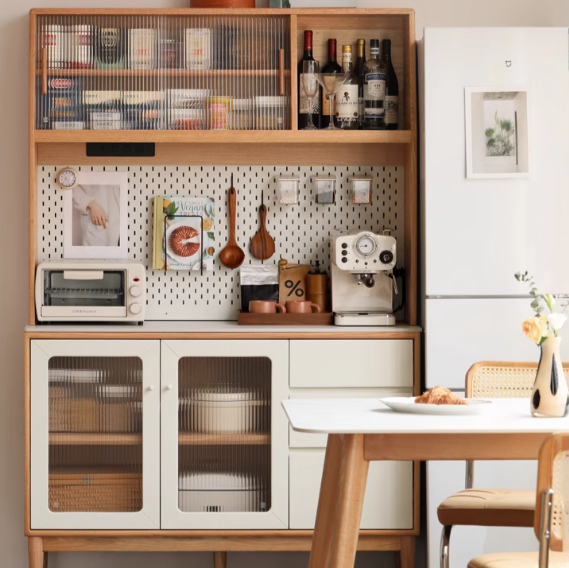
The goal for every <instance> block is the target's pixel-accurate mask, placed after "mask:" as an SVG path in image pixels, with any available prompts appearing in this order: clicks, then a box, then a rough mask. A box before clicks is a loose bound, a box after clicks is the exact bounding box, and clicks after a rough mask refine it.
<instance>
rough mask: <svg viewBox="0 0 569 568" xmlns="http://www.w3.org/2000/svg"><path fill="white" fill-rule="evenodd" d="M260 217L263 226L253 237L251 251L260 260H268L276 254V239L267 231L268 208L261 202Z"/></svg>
mask: <svg viewBox="0 0 569 568" xmlns="http://www.w3.org/2000/svg"><path fill="white" fill-rule="evenodd" d="M259 218H260V220H261V226H260V227H259V230H258V231H257V232H256V233H255V236H254V237H253V238H252V239H251V244H250V245H249V252H250V253H251V254H252V255H253V256H254V257H255V258H258V259H259V260H267V259H268V258H271V256H273V254H275V241H274V240H273V237H271V235H269V232H268V231H267V227H266V225H267V208H266V207H265V204H264V203H261V207H259Z"/></svg>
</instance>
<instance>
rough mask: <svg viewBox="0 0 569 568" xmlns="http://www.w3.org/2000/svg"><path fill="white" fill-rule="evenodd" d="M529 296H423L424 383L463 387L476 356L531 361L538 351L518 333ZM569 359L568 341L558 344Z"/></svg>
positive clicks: (490, 358)
mask: <svg viewBox="0 0 569 568" xmlns="http://www.w3.org/2000/svg"><path fill="white" fill-rule="evenodd" d="M529 302H530V301H529V300H527V299H510V300H503V299H500V300H498V299H496V300H493V299H490V300H480V299H478V300H463V299H454V300H426V321H425V326H424V327H425V373H426V383H427V387H429V388H431V387H434V386H436V385H442V386H445V387H449V388H455V389H461V388H462V389H463V388H464V385H465V377H466V373H467V371H468V369H469V368H470V367H471V366H472V365H473V364H474V363H476V362H478V361H535V362H537V361H538V359H539V350H538V349H537V347H536V346H535V345H534V344H533V343H531V342H530V341H529V339H527V338H526V337H525V335H524V334H523V333H522V328H521V325H522V321H523V320H524V319H525V318H526V317H528V316H529V315H531V308H530V305H529ZM561 356H562V357H563V360H564V361H568V360H569V342H567V341H565V342H562V344H561Z"/></svg>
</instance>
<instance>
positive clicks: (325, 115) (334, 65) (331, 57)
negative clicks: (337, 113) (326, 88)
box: [320, 39, 342, 128]
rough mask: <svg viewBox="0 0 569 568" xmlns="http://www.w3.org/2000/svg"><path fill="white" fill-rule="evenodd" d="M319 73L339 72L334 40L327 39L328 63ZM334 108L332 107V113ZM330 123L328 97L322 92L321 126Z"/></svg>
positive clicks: (340, 70) (324, 126)
mask: <svg viewBox="0 0 569 568" xmlns="http://www.w3.org/2000/svg"><path fill="white" fill-rule="evenodd" d="M320 72H321V73H341V72H342V67H340V65H338V62H337V61H336V40H335V39H329V40H328V63H326V65H324V68H323V69H322V70H321V71H320ZM333 111H334V109H332V113H333ZM329 125H330V99H329V97H328V95H327V94H326V93H322V115H321V118H320V126H321V128H328V126H329Z"/></svg>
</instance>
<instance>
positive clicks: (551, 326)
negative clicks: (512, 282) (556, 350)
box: [515, 270, 568, 346]
mask: <svg viewBox="0 0 569 568" xmlns="http://www.w3.org/2000/svg"><path fill="white" fill-rule="evenodd" d="M515 278H516V280H517V281H518V282H525V283H526V284H527V285H528V286H529V293H530V296H531V298H532V301H531V307H532V308H533V310H534V311H535V316H533V317H529V318H527V319H526V320H524V322H523V323H522V331H523V332H524V334H525V335H526V337H527V338H528V339H529V340H530V341H533V343H535V344H536V345H538V346H540V345H542V344H543V342H544V341H545V340H546V339H548V338H550V337H557V334H558V332H559V331H560V330H561V328H562V327H563V325H564V324H565V322H566V321H567V316H566V315H565V314H564V312H565V310H566V309H567V305H568V304H565V306H564V307H563V310H562V311H561V312H554V311H553V309H554V308H555V299H554V298H553V296H552V295H551V294H542V293H541V292H539V290H538V289H537V286H536V285H535V281H534V278H533V276H528V273H527V270H526V272H523V273H522V272H517V273H516V274H515ZM546 307H547V309H549V313H548V314H545V313H544V312H545V309H546Z"/></svg>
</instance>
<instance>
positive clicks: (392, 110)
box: [381, 39, 399, 130]
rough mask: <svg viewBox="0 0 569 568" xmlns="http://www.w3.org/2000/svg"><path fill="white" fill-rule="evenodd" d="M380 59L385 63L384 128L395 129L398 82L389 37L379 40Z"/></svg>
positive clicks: (397, 120) (396, 123)
mask: <svg viewBox="0 0 569 568" xmlns="http://www.w3.org/2000/svg"><path fill="white" fill-rule="evenodd" d="M381 60H382V61H383V63H384V65H385V69H386V75H387V82H386V87H385V103H384V107H385V128H386V130H397V128H398V127H399V84H398V83H397V75H396V74H395V70H394V69H393V62H392V61H391V40H389V39H384V40H383V41H382V42H381Z"/></svg>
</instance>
